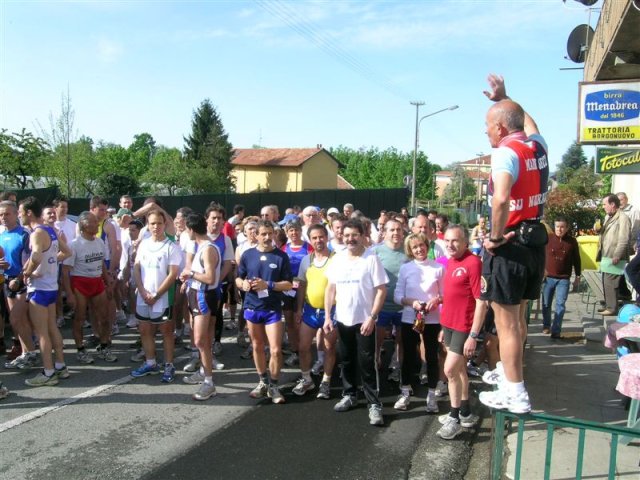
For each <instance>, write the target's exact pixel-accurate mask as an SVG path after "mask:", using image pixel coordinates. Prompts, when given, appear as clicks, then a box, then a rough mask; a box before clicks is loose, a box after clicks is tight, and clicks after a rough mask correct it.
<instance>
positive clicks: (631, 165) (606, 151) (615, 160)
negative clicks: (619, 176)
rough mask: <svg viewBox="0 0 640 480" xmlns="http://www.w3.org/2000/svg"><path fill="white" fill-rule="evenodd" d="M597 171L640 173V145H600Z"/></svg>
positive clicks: (597, 154)
mask: <svg viewBox="0 0 640 480" xmlns="http://www.w3.org/2000/svg"><path fill="white" fill-rule="evenodd" d="M596 173H640V147H629V148H616V147H600V148H598V149H597V153H596Z"/></svg>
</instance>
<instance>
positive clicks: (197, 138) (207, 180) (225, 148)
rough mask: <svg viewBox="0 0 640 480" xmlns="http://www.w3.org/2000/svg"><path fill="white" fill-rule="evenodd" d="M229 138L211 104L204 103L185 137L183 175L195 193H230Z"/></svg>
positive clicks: (230, 146)
mask: <svg viewBox="0 0 640 480" xmlns="http://www.w3.org/2000/svg"><path fill="white" fill-rule="evenodd" d="M228 137H229V136H228V135H227V133H226V132H225V130H224V126H223V125H222V120H221V119H220V116H219V115H218V112H216V109H215V108H214V107H213V105H212V103H211V100H209V99H205V100H203V101H202V103H201V104H200V107H198V109H197V110H196V111H194V112H193V117H192V121H191V134H190V135H189V136H188V137H184V141H185V146H184V157H185V160H186V162H187V164H188V165H189V171H188V172H185V173H186V174H187V178H188V181H189V187H190V188H191V190H192V191H193V192H194V193H207V192H229V191H231V190H232V189H233V188H234V183H235V179H234V177H233V176H232V175H231V170H232V165H231V158H232V156H233V147H232V145H231V143H230V142H229V139H228Z"/></svg>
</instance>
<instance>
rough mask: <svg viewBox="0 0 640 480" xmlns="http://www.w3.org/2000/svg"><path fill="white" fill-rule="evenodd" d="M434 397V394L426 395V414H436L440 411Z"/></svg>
mask: <svg viewBox="0 0 640 480" xmlns="http://www.w3.org/2000/svg"><path fill="white" fill-rule="evenodd" d="M436 397H437V395H435V393H432V392H428V393H427V413H438V412H439V411H440V408H439V407H438V399H437V398H436Z"/></svg>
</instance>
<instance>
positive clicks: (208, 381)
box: [204, 376, 213, 385]
mask: <svg viewBox="0 0 640 480" xmlns="http://www.w3.org/2000/svg"><path fill="white" fill-rule="evenodd" d="M204 383H206V384H207V385H213V376H211V377H204Z"/></svg>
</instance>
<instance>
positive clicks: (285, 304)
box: [282, 290, 298, 312]
mask: <svg viewBox="0 0 640 480" xmlns="http://www.w3.org/2000/svg"><path fill="white" fill-rule="evenodd" d="M295 292H296V295H295V296H293V297H290V296H289V295H287V294H286V293H283V294H282V310H285V311H287V312H289V311H294V310H295V309H296V303H297V300H296V297H297V296H298V292H297V290H296V291H295Z"/></svg>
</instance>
